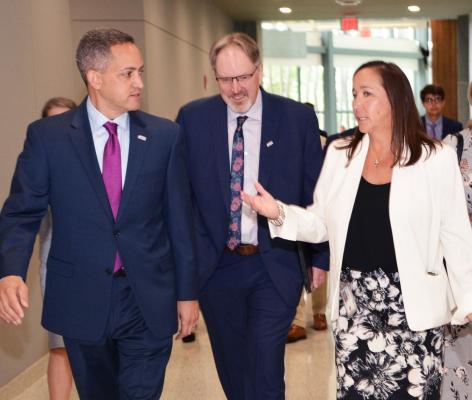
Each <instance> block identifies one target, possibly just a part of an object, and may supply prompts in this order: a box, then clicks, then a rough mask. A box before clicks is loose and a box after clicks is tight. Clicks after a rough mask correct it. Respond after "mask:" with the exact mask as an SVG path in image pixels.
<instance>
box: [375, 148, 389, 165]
mask: <svg viewBox="0 0 472 400" xmlns="http://www.w3.org/2000/svg"><path fill="white" fill-rule="evenodd" d="M388 153H389V152H387V153H385V155H384V156H383V157H382V158H380V159H379V158H378V157H377V155H376V154H375V152H374V150H372V154H373V155H374V157H375V159H374V161H373V163H372V164H373V165H374V167H375V168H377V167H378V166H379V165H380V163H381V162H382V161H383V160H385V158H386V157H387V156H388Z"/></svg>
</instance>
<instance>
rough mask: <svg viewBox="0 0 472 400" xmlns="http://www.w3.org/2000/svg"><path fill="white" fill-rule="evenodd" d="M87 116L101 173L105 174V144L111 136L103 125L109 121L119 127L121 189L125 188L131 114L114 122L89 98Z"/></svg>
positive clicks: (122, 115)
mask: <svg viewBox="0 0 472 400" xmlns="http://www.w3.org/2000/svg"><path fill="white" fill-rule="evenodd" d="M87 114H88V119H89V122H90V129H91V130H92V138H93V145H94V147H95V153H96V155H97V160H98V165H99V166H100V171H102V172H103V152H104V150H105V144H106V143H107V140H108V137H109V136H110V135H109V133H108V131H107V130H106V129H105V127H104V126H103V124H105V123H106V122H108V121H111V122H114V123H115V124H117V125H118V141H119V143H120V149H121V187H122V188H123V186H124V184H125V178H126V168H127V166H128V154H129V135H130V133H129V114H128V113H127V112H125V113H123V114H121V115H119V116H118V117H116V118H115V119H113V120H110V119H109V118H107V117H105V116H104V115H103V114H102V113H101V112H100V111H98V110H97V109H96V108H95V106H94V105H93V104H92V101H91V100H90V97H88V98H87Z"/></svg>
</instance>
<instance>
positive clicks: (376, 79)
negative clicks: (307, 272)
mask: <svg viewBox="0 0 472 400" xmlns="http://www.w3.org/2000/svg"><path fill="white" fill-rule="evenodd" d="M353 95H354V100H353V109H354V114H355V116H356V119H357V122H358V129H357V130H356V133H355V134H354V135H353V136H352V138H346V139H339V140H337V141H335V142H334V143H332V145H331V146H330V148H329V149H328V153H327V156H326V159H325V162H324V166H323V170H322V172H321V175H320V178H319V180H318V184H317V186H316V189H315V193H314V200H313V205H312V206H310V207H308V208H307V209H303V208H300V207H297V206H292V205H285V204H282V203H280V202H276V201H275V200H274V199H273V198H272V196H271V195H270V194H269V193H268V192H266V191H265V190H264V188H263V187H262V186H260V185H256V186H257V190H258V193H259V195H258V196H249V195H247V194H243V200H244V201H246V202H247V203H248V204H250V205H251V206H252V207H253V209H254V210H255V211H257V212H258V213H260V214H262V215H265V216H266V217H268V218H269V221H270V222H271V223H270V224H269V225H270V229H271V234H272V236H278V237H282V238H284V239H288V240H299V241H305V242H315V243H317V242H323V241H326V240H329V244H330V253H331V260H330V277H329V279H330V282H329V283H330V295H329V298H330V300H329V302H330V309H331V321H332V323H333V330H334V335H335V346H336V351H335V358H336V368H337V398H346V399H366V398H375V399H402V400H403V399H408V398H415V399H425V400H426V399H428V400H430V399H439V395H440V385H441V377H442V373H443V355H442V354H443V331H444V329H443V325H444V324H447V323H448V322H450V321H451V320H452V321H453V323H464V322H466V321H467V318H469V319H470V318H472V314H471V313H472V230H471V227H470V224H469V223H468V219H467V210H466V204H465V199H464V189H463V186H462V181H461V175H460V172H459V168H458V166H457V157H456V154H455V152H454V150H452V149H451V148H449V146H441V144H440V143H438V142H436V141H434V140H432V139H430V138H428V137H427V136H426V134H425V132H424V130H423V127H422V125H421V121H420V117H419V114H418V110H417V109H416V106H415V103H414V98H413V93H412V91H411V87H410V84H409V82H408V79H407V78H406V76H405V74H404V73H403V72H402V71H401V70H400V68H398V67H397V66H396V65H395V64H392V63H385V62H382V61H373V62H369V63H366V64H364V65H362V66H361V67H359V68H358V70H357V71H356V72H355V74H354V78H353ZM362 132H365V134H364V133H362ZM443 258H445V259H446V262H447V273H446V270H445V268H444V265H443ZM315 272H317V273H319V271H315Z"/></svg>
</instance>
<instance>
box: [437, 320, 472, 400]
mask: <svg viewBox="0 0 472 400" xmlns="http://www.w3.org/2000/svg"><path fill="white" fill-rule="evenodd" d="M444 369H445V373H444V378H443V385H442V392H441V400H472V323H469V324H467V325H463V326H457V325H449V326H448V327H447V331H446V339H445V345H444Z"/></svg>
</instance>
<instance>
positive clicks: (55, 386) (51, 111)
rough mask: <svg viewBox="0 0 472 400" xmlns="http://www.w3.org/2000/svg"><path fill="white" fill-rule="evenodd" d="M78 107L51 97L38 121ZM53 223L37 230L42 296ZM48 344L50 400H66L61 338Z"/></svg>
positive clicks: (68, 387) (68, 381)
mask: <svg viewBox="0 0 472 400" xmlns="http://www.w3.org/2000/svg"><path fill="white" fill-rule="evenodd" d="M75 107H77V105H76V104H75V102H74V101H73V100H70V99H67V98H65V97H53V98H52V99H49V100H48V101H47V102H46V104H45V105H44V107H43V110H42V112H41V117H42V118H46V117H52V116H53V115H58V114H62V113H63V112H66V111H69V110H72V109H73V108H75ZM51 237H52V221H51V211H50V210H48V212H47V214H46V215H45V216H44V218H43V220H42V221H41V227H40V228H39V258H40V267H39V278H40V285H41V293H42V295H43V296H44V289H45V286H46V270H47V268H46V264H47V259H48V255H49V249H50V248H51ZM48 339H49V340H48V341H49V363H48V373H47V376H48V387H49V398H50V399H51V400H67V399H69V398H70V394H71V391H72V371H71V369H70V364H69V358H68V357H67V352H66V349H65V346H64V340H63V338H62V336H60V335H57V334H55V333H53V332H48Z"/></svg>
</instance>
